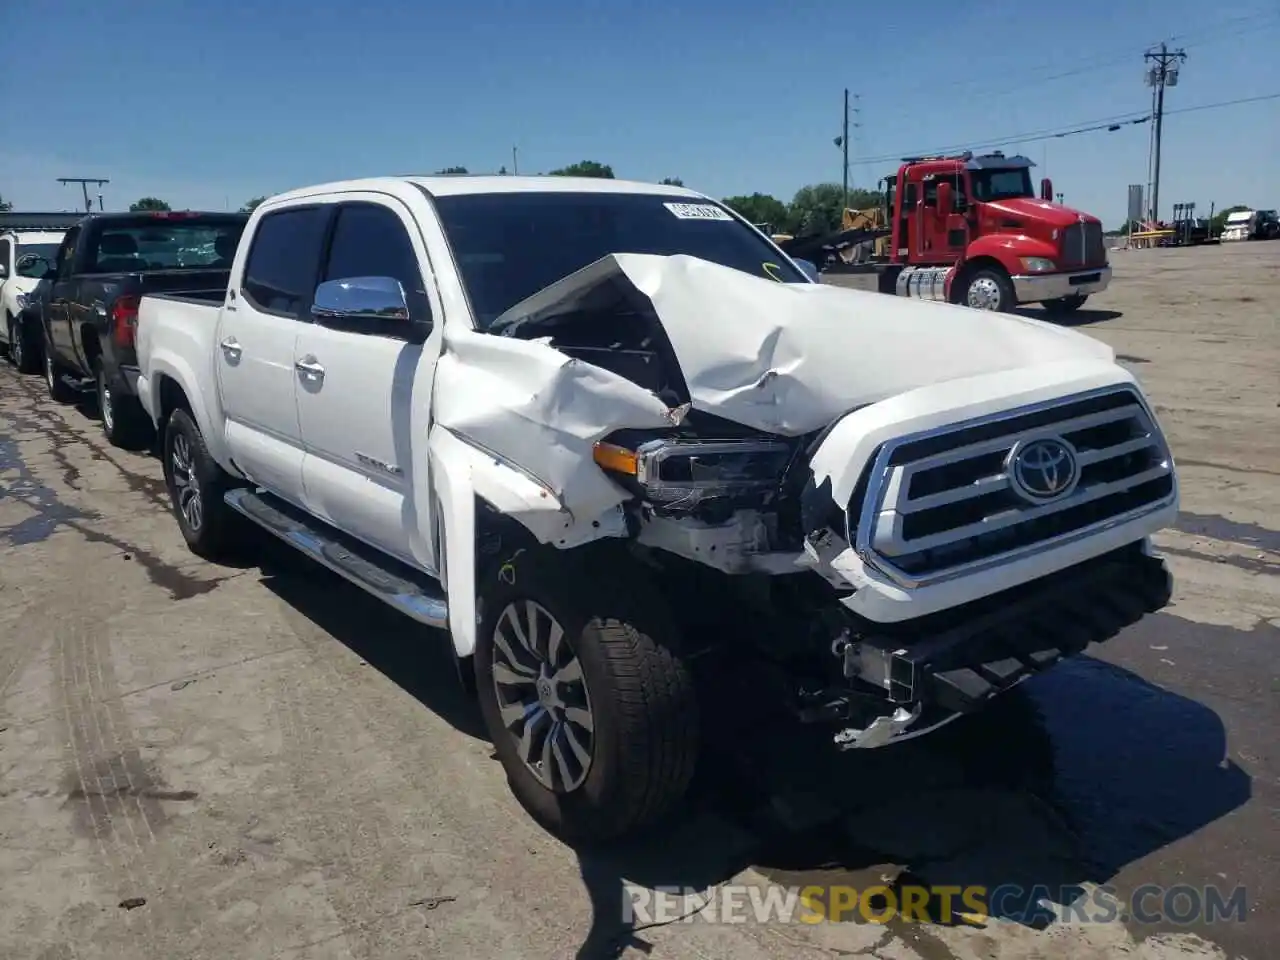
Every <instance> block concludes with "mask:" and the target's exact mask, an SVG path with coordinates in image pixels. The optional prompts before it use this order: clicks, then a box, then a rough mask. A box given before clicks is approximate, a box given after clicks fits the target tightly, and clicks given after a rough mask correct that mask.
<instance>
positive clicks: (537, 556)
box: [474, 549, 698, 842]
mask: <svg viewBox="0 0 1280 960" xmlns="http://www.w3.org/2000/svg"><path fill="white" fill-rule="evenodd" d="M615 574H616V571H615ZM615 583H622V584H626V588H625V589H623V588H620V587H617V586H614V584H615ZM479 593H480V602H481V620H480V633H479V636H478V638H477V645H476V653H475V657H474V660H475V669H476V688H477V693H478V696H479V700H480V709H481V713H482V714H483V716H484V720H485V724H486V726H487V727H488V730H489V733H490V735H491V737H492V738H493V743H494V748H495V751H496V753H497V755H498V758H499V759H500V760H501V761H502V765H503V768H504V769H505V771H506V774H507V779H508V781H509V783H510V784H511V789H512V792H513V793H515V795H516V797H517V799H518V800H519V801H520V803H521V804H522V805H523V806H524V807H525V808H526V809H527V810H528V811H529V812H530V813H531V814H532V815H533V816H534V817H535V818H536V819H537V820H538V821H539V822H541V823H542V824H543V825H544V826H545V827H546V828H547V829H549V830H550V831H551V832H553V833H555V834H557V835H558V836H560V837H562V838H563V839H565V840H569V841H580V842H597V841H604V840H611V839H615V838H618V837H620V836H622V835H624V834H627V833H633V832H635V831H637V830H639V829H641V828H643V827H645V826H647V825H649V824H652V823H654V822H655V821H657V820H659V819H661V818H662V817H663V816H664V815H665V814H666V813H668V812H669V811H670V810H671V809H672V808H673V807H674V806H675V805H676V804H677V803H678V802H679V801H680V800H681V799H682V798H683V796H684V794H685V791H686V790H687V788H688V785H689V782H690V780H691V779H692V776H693V770H694V765H695V760H696V757H697V752H698V715H697V704H696V699H695V694H694V688H693V683H692V679H691V677H690V675H689V672H688V669H687V668H686V666H685V664H684V662H683V661H682V660H681V658H680V657H679V655H678V653H677V652H676V650H675V649H674V648H673V644H674V643H675V640H676V638H675V634H674V630H675V628H674V625H673V624H672V621H671V619H670V618H669V617H668V616H666V615H665V614H664V613H663V609H664V605H663V602H662V598H661V596H660V595H659V594H658V593H657V592H656V591H654V590H651V589H648V588H646V587H645V586H644V585H643V583H640V582H637V580H636V578H635V576H634V575H631V574H628V575H626V576H623V575H615V576H610V574H609V573H608V572H604V573H602V572H601V568H600V566H599V565H589V564H587V563H583V562H581V561H580V558H576V557H573V556H571V555H568V554H564V553H561V552H560V551H557V550H553V549H547V550H537V549H534V550H523V551H517V552H516V554H515V555H514V556H512V557H510V558H509V559H508V560H507V562H506V563H503V564H501V565H500V566H498V567H497V568H496V570H495V571H494V572H493V574H492V575H491V576H486V577H485V582H484V583H482V584H481V586H480V591H479Z"/></svg>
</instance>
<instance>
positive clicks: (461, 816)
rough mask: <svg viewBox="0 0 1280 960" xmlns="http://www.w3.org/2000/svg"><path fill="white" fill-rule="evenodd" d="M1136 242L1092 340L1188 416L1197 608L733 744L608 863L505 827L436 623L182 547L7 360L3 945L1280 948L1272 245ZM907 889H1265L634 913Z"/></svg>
mask: <svg viewBox="0 0 1280 960" xmlns="http://www.w3.org/2000/svg"><path fill="white" fill-rule="evenodd" d="M1113 260H1114V263H1115V266H1116V280H1115V283H1114V285H1113V287H1112V289H1111V290H1109V291H1108V292H1107V293H1105V294H1103V295H1102V296H1100V297H1098V298H1096V303H1093V302H1091V303H1090V304H1089V307H1090V308H1093V309H1086V310H1084V311H1082V312H1081V313H1080V314H1078V315H1077V316H1076V317H1075V318H1073V322H1074V323H1075V324H1077V325H1078V326H1079V327H1080V328H1081V329H1082V330H1084V331H1085V332H1088V333H1089V334H1091V335H1094V336H1097V337H1099V338H1101V339H1103V340H1105V341H1107V342H1108V343H1110V344H1112V345H1113V346H1114V347H1115V349H1116V350H1117V352H1118V353H1119V354H1120V355H1121V357H1122V359H1123V360H1124V362H1125V363H1127V364H1131V365H1132V366H1133V369H1134V370H1135V371H1136V372H1137V373H1138V375H1139V376H1140V377H1141V378H1142V380H1143V381H1144V383H1145V384H1146V385H1147V387H1148V388H1149V390H1150V392H1151V394H1152V396H1153V398H1154V400H1155V402H1156V403H1157V405H1158V407H1159V411H1160V414H1161V416H1162V420H1163V424H1164V427H1165V429H1166V430H1167V431H1168V433H1169V434H1170V438H1171V442H1172V444H1173V448H1174V451H1175V454H1176V455H1177V457H1178V462H1179V467H1180V471H1181V479H1182V487H1183V502H1182V506H1183V513H1182V515H1181V518H1180V520H1179V522H1178V525H1177V528H1176V529H1173V530H1170V531H1168V532H1166V533H1165V534H1163V535H1162V536H1161V537H1160V546H1161V547H1162V548H1163V550H1164V552H1165V553H1166V554H1167V555H1168V556H1169V559H1170V563H1171V565H1172V566H1173V568H1174V571H1175V573H1176V575H1177V577H1178V588H1177V594H1176V602H1175V603H1174V605H1173V606H1172V607H1171V608H1170V609H1169V610H1168V611H1167V612H1165V613H1162V614H1160V615H1158V616H1156V617H1152V618H1149V619H1148V620H1146V621H1144V622H1143V623H1141V624H1139V625H1137V626H1136V627H1134V628H1132V629H1130V630H1129V631H1127V632H1126V633H1125V634H1123V635H1122V636H1120V637H1119V638H1117V639H1116V640H1114V641H1113V642H1111V643H1110V644H1107V645H1106V646H1105V647H1103V648H1098V649H1095V650H1093V651H1091V655H1090V656H1087V657H1081V658H1077V659H1076V660H1074V661H1071V662H1069V663H1067V664H1064V665H1062V666H1060V667H1059V668H1057V669H1056V670H1054V671H1052V672H1050V673H1049V674H1047V675H1044V676H1042V677H1040V678H1037V679H1036V680H1035V681H1033V682H1031V683H1028V684H1026V685H1024V686H1023V687H1022V688H1020V691H1019V692H1018V693H1017V694H1015V695H1011V696H1010V697H1009V698H1006V702H1004V703H1001V704H999V705H998V706H997V707H995V708H993V709H992V710H991V711H990V712H989V713H987V714H985V715H984V716H982V717H979V718H975V719H974V720H973V721H972V722H970V721H966V722H964V723H962V724H956V725H953V726H952V727H950V728H948V729H947V730H945V731H942V732H940V733H939V734H938V735H937V736H935V737H930V738H926V739H924V740H921V741H915V742H912V743H908V744H903V745H900V746H896V747H893V748H891V749H890V750H887V751H881V752H878V753H876V754H859V755H849V756H845V757H841V758H833V757H831V756H829V755H826V754H825V753H823V752H822V751H813V750H810V749H809V747H810V746H811V745H812V744H811V741H809V740H806V739H803V738H801V739H797V738H796V736H795V735H794V733H793V732H792V731H776V730H775V731H772V732H768V731H755V732H754V733H752V734H751V735H749V736H743V735H739V736H737V737H735V738H734V739H733V740H732V741H729V740H726V742H724V743H721V744H717V745H714V746H713V748H712V754H713V757H712V760H710V761H709V762H708V766H707V769H708V771H709V773H708V775H707V776H706V777H705V782H704V783H702V784H701V785H700V786H699V787H698V789H697V790H696V791H695V796H694V797H693V798H692V800H691V803H690V810H689V812H688V815H687V817H685V818H683V819H682V820H681V822H679V823H677V824H674V825H673V826H672V827H671V831H670V833H669V834H667V835H663V836H662V837H661V838H660V839H658V840H657V841H656V842H653V841H651V842H649V843H647V844H644V845H643V849H628V850H619V851H615V852H611V853H609V854H607V855H606V854H592V855H589V856H588V855H584V856H582V857H579V856H578V855H577V854H575V853H574V852H573V851H572V850H570V849H567V848H565V847H563V846H561V845H560V844H559V843H557V842H555V841H554V840H552V839H550V838H549V837H548V836H547V835H545V834H544V833H543V832H541V831H540V830H539V829H538V828H537V827H536V826H535V825H534V824H533V823H532V822H531V821H530V820H529V818H528V817H527V816H525V815H524V813H523V812H522V811H521V810H520V809H519V808H518V807H517V805H516V804H515V802H514V800H512V798H511V797H510V795H509V793H508V791H507V787H506V784H505V782H504V780H503V777H502V773H501V768H500V767H499V765H498V764H497V763H496V762H495V761H494V760H493V759H492V757H491V747H490V745H489V744H488V743H487V742H486V741H485V740H484V738H483V736H482V734H481V733H480V729H479V723H478V718H477V717H476V715H475V713H474V712H473V710H472V709H471V707H470V706H469V704H468V703H467V702H466V701H464V700H463V699H462V698H461V696H460V695H459V694H458V693H457V692H456V691H455V688H454V683H453V678H452V673H451V670H452V668H451V665H450V663H449V661H448V659H447V658H446V656H444V655H443V649H444V648H443V646H442V638H441V637H440V636H439V635H436V634H433V633H431V632H429V631H422V630H419V629H417V628H415V627H414V626H413V625H411V624H409V623H407V622H405V621H402V620H400V619H399V618H398V617H396V616H395V615H394V614H393V613H391V612H390V611H388V610H386V609H384V608H383V607H381V606H380V605H379V604H378V603H377V602H376V601H375V600H373V599H371V598H369V597H366V596H365V595H364V594H362V593H360V592H359V591H358V590H356V589H355V588H352V587H349V586H348V585H346V584H345V583H343V582H341V581H338V580H337V579H336V578H334V577H331V576H329V575H328V574H326V573H325V572H323V571H321V570H319V569H317V568H315V567H312V566H308V565H306V564H305V562H304V561H302V560H300V559H295V558H293V557H292V556H289V555H282V553H281V550H282V548H273V547H271V546H269V545H267V544H264V545H263V547H262V552H261V556H260V557H257V558H255V561H256V562H255V563H254V564H253V565H252V566H248V567H246V568H245V569H233V568H227V567H217V566H211V565H209V564H206V563H203V562H201V561H198V560H195V559H194V558H193V557H192V556H191V555H189V554H188V552H187V551H186V549H185V547H184V545H183V543H182V541H181V538H180V536H179V534H178V531H177V527H176V525H175V523H174V521H173V519H172V518H171V516H170V515H169V513H168V507H167V499H166V496H165V492H164V487H163V483H162V481H161V478H160V467H159V464H158V462H157V461H156V460H155V459H153V458H151V457H149V456H147V455H144V454H131V453H126V452H123V451H120V450H117V449H115V448H112V447H109V446H108V445H107V444H106V443H105V442H104V440H103V439H102V437H101V433H100V430H99V427H98V424H97V422H96V419H95V417H94V414H93V411H92V409H91V408H90V407H87V406H86V407H83V408H81V407H76V406H69V407H60V406H57V405H55V404H53V403H52V402H50V401H49V400H48V399H47V398H46V394H45V390H44V387H43V383H42V381H41V380H40V379H39V378H32V377H19V376H18V375H17V374H16V373H14V371H13V370H12V368H9V367H4V368H3V369H0V957H4V958H6V960H9V958H14V960H17V958H28V957H29V958H40V960H63V958H108V957H109V958H121V960H141V958H157V960H177V958H206V957H207V958H219V960H225V958H228V957H234V958H255V960H256V958H268V957H271V958H274V957H290V958H312V960H321V958H325V960H328V958H333V960H347V958H356V960H366V958H367V960H373V958H401V957H406V958H407V957H437V956H439V957H448V958H463V957H476V958H481V957H485V958H487V957H494V958H499V957H501V958H507V957H510V958H517V957H519V958H566V957H575V956H578V957H588V958H596V957H622V956H626V957H637V958H638V957H642V956H646V955H647V956H650V957H653V958H655V960H657V958H700V960H711V958H716V960H719V958H725V960H729V958H733V960H755V958H765V957H787V958H795V960H803V958H811V957H812V958H832V957H847V956H853V955H863V956H869V957H876V958H880V960H912V958H923V960H941V958H951V957H955V958H975V960H976V958H1009V960H1012V958H1033V957H1043V958H1081V960H1086V958H1094V957H1112V956H1121V955H1122V956H1127V957H1141V958H1148V960H1155V958H1174V957H1179V958H1181V957H1195V958H1202V957H1205V958H1207V957H1246V958H1248V960H1263V958H1265V957H1267V956H1271V955H1273V954H1274V949H1275V945H1276V944H1277V943H1280V910H1278V909H1277V904H1276V897H1277V896H1278V894H1277V891H1278V890H1280V748H1278V747H1277V746H1276V732H1277V731H1278V730H1280V666H1278V664H1280V655H1278V654H1280V327H1278V326H1277V324H1280V310H1278V309H1277V300H1276V296H1277V291H1280V284H1278V281H1280V243H1270V244H1239V245H1234V246H1228V247H1223V248H1212V247H1211V248H1203V249H1191V250H1172V251H1143V252H1117V253H1115V254H1114V257H1113ZM860 280H861V278H838V279H836V280H833V281H832V282H848V283H849V284H851V285H856V284H857V283H859V282H860ZM1027 312H1028V315H1035V314H1036V313H1037V311H1035V310H1034V309H1032V310H1028V311H1027ZM726 709H728V710H732V711H737V712H738V713H740V714H744V715H749V714H750V703H749V702H745V703H744V702H735V703H730V704H727V705H726ZM783 788H787V789H783ZM771 793H772V794H775V795H773V796H771V795H770V794H771ZM895 877H897V878H899V880H901V881H903V882H906V881H908V880H910V881H914V882H919V883H932V884H949V883H951V884H961V885H963V884H979V883H980V884H986V885H988V886H996V885H998V884H1001V883H1020V884H1024V885H1026V886H1031V885H1034V884H1045V885H1046V886H1047V887H1048V888H1049V889H1052V890H1058V889H1060V888H1061V887H1062V886H1063V885H1068V884H1072V885H1074V884H1080V885H1083V887H1084V889H1086V890H1090V889H1092V885H1100V884H1106V885H1109V888H1110V889H1112V890H1113V891H1114V894H1115V895H1116V896H1118V897H1120V898H1121V899H1122V900H1123V899H1124V897H1125V896H1127V895H1128V894H1129V893H1130V892H1131V891H1133V890H1134V888H1136V887H1138V886H1140V885H1142V884H1146V883H1156V884H1164V885H1173V884H1179V883H1182V884H1191V885H1193V886H1202V885H1205V884H1217V885H1218V886H1219V887H1220V888H1222V889H1223V890H1225V891H1228V892H1229V891H1230V890H1231V889H1232V888H1234V887H1236V886H1237V885H1244V886H1245V887H1246V888H1247V910H1248V914H1247V920H1246V922H1244V923H1223V922H1220V923H1217V924H1213V925H1205V924H1200V923H1194V924H1192V925H1190V926H1184V927H1180V926H1178V925H1176V924H1173V923H1172V922H1167V923H1163V924H1157V925H1139V924H1137V923H1136V922H1134V921H1132V920H1130V921H1128V922H1115V923H1110V924H1086V923H1080V922H1077V921H1072V920H1064V921H1061V922H1056V923H1051V924H1049V925H1048V926H1047V927H1046V928H1045V929H1037V928H1036V926H1035V925H1028V924H1025V923H1018V922H1016V921H1014V920H1012V919H1001V918H995V919H992V920H990V921H988V922H987V923H986V924H985V926H972V925H967V924H958V925H947V924H943V923H931V924H922V923H906V922H903V921H899V920H895V921H892V922H890V923H888V924H887V925H879V924H868V923H865V922H862V921H860V920H858V921H854V922H846V923H829V924H820V925H816V926H808V925H802V924H781V923H772V924H757V923H745V924H733V925H727V924H719V925H713V924H708V923H704V922H701V921H696V922H690V923H674V924H668V925H662V926H652V927H649V928H645V929H634V930H632V929H628V928H627V926H626V925H624V924H622V923H621V914H622V910H621V904H622V902H623V898H624V897H629V896H630V893H629V892H628V890H627V888H628V887H636V886H641V887H642V886H647V885H656V884H681V885H688V886H696V887H705V886H708V885H710V884H714V883H717V882H721V881H726V880H730V879H733V878H736V879H737V880H740V881H742V882H746V883H751V884H756V885H762V884H767V883H780V884H789V885H797V886H798V885H804V884H810V883H818V884H821V883H849V884H853V885H855V886H857V887H859V888H864V887H866V886H868V885H870V884H875V883H879V882H881V878H888V879H890V880H892V879H893V878H895ZM131 898H137V899H131ZM139 899H140V900H145V903H143V904H141V905H139V904H138V903H137V900H139ZM125 904H128V905H129V906H125Z"/></svg>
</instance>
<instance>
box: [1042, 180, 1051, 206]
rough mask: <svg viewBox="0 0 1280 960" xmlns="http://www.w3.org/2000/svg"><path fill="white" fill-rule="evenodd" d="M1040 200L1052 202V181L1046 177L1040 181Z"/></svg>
mask: <svg viewBox="0 0 1280 960" xmlns="http://www.w3.org/2000/svg"><path fill="white" fill-rule="evenodd" d="M1040 199H1041V200H1048V201H1049V202H1050V203H1052V202H1053V181H1052V180H1050V179H1049V178H1048V177H1045V178H1044V179H1043V180H1041V181H1040Z"/></svg>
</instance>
